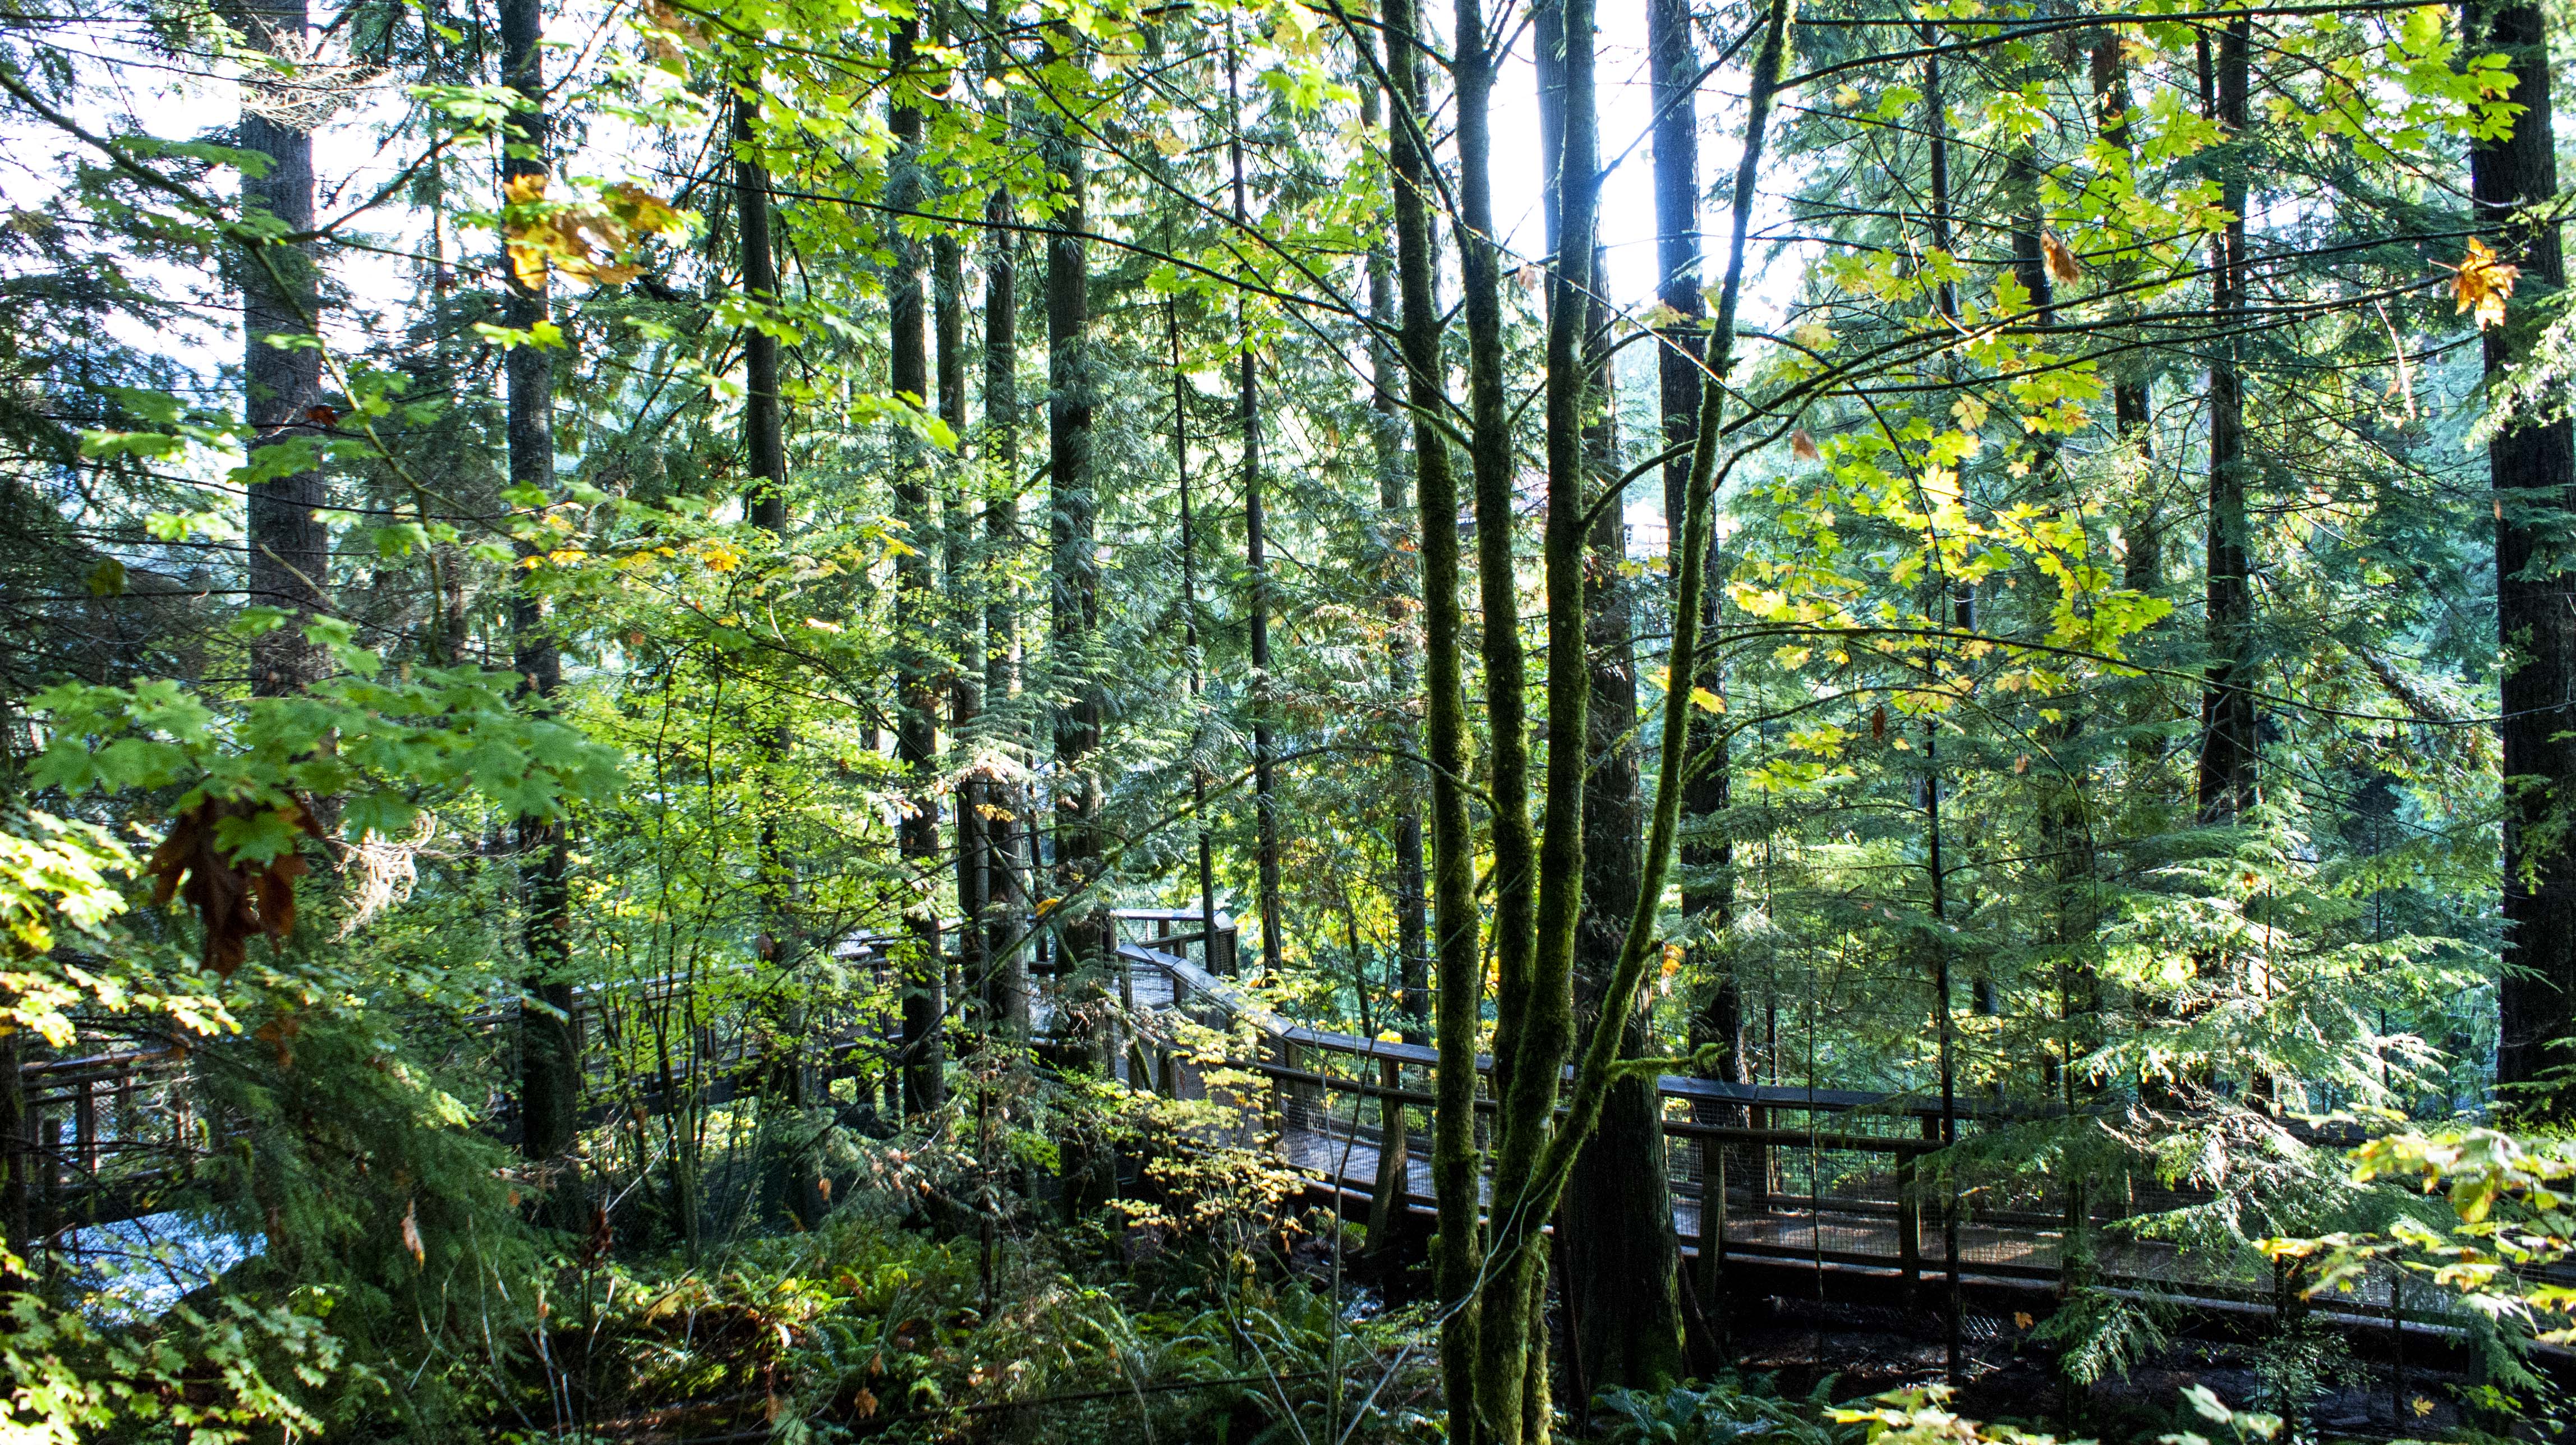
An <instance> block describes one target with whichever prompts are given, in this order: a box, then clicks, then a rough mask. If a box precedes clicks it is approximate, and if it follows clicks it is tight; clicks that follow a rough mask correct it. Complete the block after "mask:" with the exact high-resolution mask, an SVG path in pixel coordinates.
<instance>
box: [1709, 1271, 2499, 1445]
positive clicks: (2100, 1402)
mask: <svg viewBox="0 0 2576 1445" xmlns="http://www.w3.org/2000/svg"><path fill="white" fill-rule="evenodd" d="M1961 1323H1962V1328H1961V1331H1960V1333H1961V1338H1962V1345H1963V1352H1962V1362H1961V1363H1962V1373H1963V1374H1964V1376H1965V1379H1964V1381H1963V1382H1962V1384H1961V1387H1960V1390H1959V1394H1958V1396H1957V1398H1956V1400H1955V1401H1954V1402H1953V1408H1955V1409H1956V1410H1958V1411H1959V1413H1961V1414H1963V1415H1966V1416H1969V1417H1971V1418H1973V1419H1979V1420H1988V1421H1995V1422H2002V1423H2010V1424H2016V1425H2021V1426H2023V1427H2025V1428H2029V1429H2034V1430H2042V1431H2048V1432H2051V1433H2054V1434H2057V1435H2058V1436H2059V1437H2060V1438H2065V1437H2067V1436H2069V1435H2073V1436H2076V1437H2079V1438H2098V1439H2100V1440H2102V1441H2104V1442H2106V1445H2116V1442H2126V1441H2133V1440H2154V1439H2156V1438H2157V1437H2159V1436H2161V1435H2165V1434H2168V1433H2172V1432H2176V1431H2185V1430H2192V1429H2194V1428H2195V1422H2196V1421H2197V1419H2198V1417H2197V1416H2196V1415H2195V1414H2194V1412H2193V1411H2192V1408H2191V1406H2190V1404H2189V1403H2188V1402H2187V1401H2186V1400H2185V1399H2184V1396H2183V1392H2184V1390H2186V1389H2187V1388H2189V1387H2190V1386H2193V1385H2205V1386H2207V1387H2208V1388H2209V1389H2211V1390H2212V1391H2214V1392H2216V1393H2217V1395H2218V1397H2219V1398H2220V1399H2222V1400H2225V1401H2227V1402H2229V1403H2230V1404H2233V1405H2237V1406H2239V1407H2250V1408H2261V1409H2267V1410H2273V1411H2278V1410H2279V1408H2280V1407H2279V1404H2278V1403H2277V1402H2278V1401H2279V1400H2280V1399H2281V1397H2282V1390H2283V1387H2284V1386H2290V1387H2292V1388H2297V1387H2299V1386H2302V1385H2304V1386H2305V1387H2306V1388H2305V1389H2304V1390H2302V1391H2301V1393H2303V1394H2304V1395H2305V1396H2306V1400H2307V1404H2306V1406H2305V1409H2304V1415H2303V1420H2304V1423H2305V1424H2306V1425H2307V1426H2308V1428H2309V1429H2310V1430H2312V1431H2313V1432H2314V1434H2313V1435H2311V1436H2310V1438H2322V1439H2328V1440H2394V1439H2400V1438H2409V1437H2413V1438H2425V1439H2440V1438H2446V1437H2448V1436H2449V1435H2450V1434H2451V1432H2453V1431H2455V1430H2457V1429H2458V1428H2459V1427H2460V1426H2462V1425H2463V1424H2464V1423H2466V1420H2465V1417H2464V1415H2463V1412H2462V1410H2461V1408H2460V1406H2459V1403H2458V1399H2459V1395H2460V1392H2462V1391H2464V1390H2467V1389H2469V1388H2470V1387H2471V1386H2472V1384H2473V1381H2472V1380H2471V1378H2470V1377H2469V1376H2468V1375H2466V1374H2462V1373H2459V1372H2457V1371H2453V1370H2445V1369H2435V1368H2427V1367H2425V1366H2424V1365H2422V1364H2418V1365H2416V1366H2415V1367H2413V1368H2411V1369H2408V1370H2407V1371H2405V1372H2404V1374H2403V1375H2402V1376H2401V1375H2399V1373H2398V1372H2397V1371H2396V1370H2394V1369H2393V1368H2392V1367H2391V1366H2390V1364H2389V1363H2388V1362H2386V1361H2383V1360H2371V1359H2362V1358H2358V1357H2356V1356H2355V1355H2354V1354H2353V1352H2352V1351H2351V1349H2350V1348H2349V1346H2348V1345H2347V1344H2346V1343H2345V1342H2344V1341H2342V1340H2341V1339H2340V1338H2338V1337H2336V1336H2333V1335H2330V1334H2322V1333H2320V1334H2315V1335H2311V1336H2309V1337H2308V1339H2307V1340H2306V1341H2305V1342H2304V1343H2303V1344H2302V1345H2300V1346H2298V1347H2295V1348H2285V1347H2283V1346H2280V1345H2274V1344H2265V1343H2257V1342H2239V1341H2222V1340H2203V1339H2190V1338H2185V1339H2177V1340H2173V1341H2170V1342H2168V1343H2166V1344H2164V1345H2163V1346H2162V1347H2160V1348H2157V1349H2154V1350H2152V1351H2150V1352H2148V1353H2146V1354H2145V1355H2143V1356H2142V1357H2141V1358H2139V1359H2138V1360H2136V1361H2134V1362H2133V1363H2132V1364H2130V1366H2129V1367H2128V1369H2127V1370H2126V1371H2125V1372H2115V1373H2113V1374H2112V1375H2111V1376H2110V1377H2109V1378H2106V1379H2103V1380H2101V1381H2099V1382H2097V1383H2095V1384H2094V1385H2093V1386H2092V1387H2091V1388H2090V1389H2089V1390H2087V1391H2085V1392H2084V1394H2083V1398H2082V1400H2081V1402H2080V1403H2081V1409H2080V1410H2079V1411H2075V1412H2070V1411H2069V1409H2068V1406H2069V1403H2070V1401H2069V1399H2068V1389H2067V1385H2066V1382H2065V1380H2064V1378H2063V1377H2062V1376H2061V1375H2060V1373H2059V1371H2058V1368H2057V1361H2056V1359H2055V1358H2054V1353H2053V1351H2052V1350H2050V1348H2049V1347H2048V1346H2046V1345H2045V1344H2043V1343H2041V1342H2039V1341H2037V1340H2035V1339H2034V1338H2032V1336H2031V1333H2030V1330H2031V1325H2030V1322H2029V1317H2028V1316H2026V1315H2025V1316H2020V1317H2017V1318H2009V1319H2008V1318H1999V1317H1996V1316H1991V1315H1984V1314H1976V1313H1971V1314H1968V1315H1966V1316H1965V1317H1964V1318H1963V1319H1962V1322H1961ZM1735 1331H1736V1333H1735V1338H1734V1340H1733V1342H1732V1343H1733V1353H1734V1355H1735V1357H1736V1360H1737V1367H1738V1368H1739V1369H1741V1370H1742V1371H1744V1372H1745V1373H1747V1374H1750V1375H1756V1376H1765V1375H1767V1376H1771V1377H1773V1379H1774V1380H1775V1381H1776V1384H1777V1387H1778V1389H1779V1391H1780V1393H1781V1394H1783V1395H1786V1396H1790V1397H1793V1398H1794V1397H1799V1396H1804V1395H1807V1394H1809V1393H1810V1392H1812V1391H1814V1390H1815V1389H1816V1387H1817V1386H1818V1384H1820V1383H1821V1382H1823V1381H1824V1380H1825V1379H1826V1378H1827V1377H1829V1376H1830V1377H1832V1380H1833V1383H1832V1385H1831V1387H1830V1389H1829V1391H1828V1393H1829V1394H1830V1395H1831V1396H1832V1397H1833V1398H1834V1399H1837V1400H1850V1399H1855V1398H1860V1397H1865V1396H1869V1395H1873V1394H1877V1393H1879V1392H1881V1391H1885V1390H1895V1389H1902V1388H1906V1387H1909V1386H1916V1385H1924V1384H1930V1383H1934V1382H1937V1381H1939V1380H1941V1379H1942V1378H1943V1377H1944V1375H1945V1374H1946V1373H1947V1359H1946V1353H1947V1350H1946V1345H1945V1331H1944V1329H1943V1322H1942V1321H1941V1319H1940V1317H1939V1315H1938V1314H1937V1313H1935V1312H1933V1311H1929V1310H1901V1309H1893V1308H1887V1307H1881V1306H1871V1305H1858V1304H1850V1303H1820V1302H1817V1301H1812V1300H1788V1299H1779V1298H1772V1299H1769V1300H1766V1301H1763V1302H1761V1303H1760V1304H1759V1305H1756V1306H1753V1307H1751V1308H1748V1309H1747V1310H1745V1311H1743V1312H1742V1313H1740V1314H1739V1315H1738V1317H1737V1319H1736V1321H1735ZM2197 1428H2198V1429H2200V1430H2203V1431H2205V1430H2206V1429H2207V1428H2208V1427H2207V1425H2206V1424H2205V1423H2204V1424H2198V1425H2197Z"/></svg>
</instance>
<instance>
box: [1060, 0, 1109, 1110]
mask: <svg viewBox="0 0 2576 1445" xmlns="http://www.w3.org/2000/svg"><path fill="white" fill-rule="evenodd" d="M1059 43H1062V44H1066V45H1070V44H1072V43H1073V42H1072V41H1071V39H1070V36H1069V35H1067V36H1063V37H1062V38H1061V39H1060V41H1059ZM1047 149H1048V163H1049V166H1050V168H1051V169H1053V170H1054V172H1055V174H1056V177H1057V180H1058V184H1059V185H1060V186H1061V188H1062V196H1063V201H1062V208H1061V209H1060V210H1058V211H1057V213H1056V216H1055V221H1054V225H1053V226H1052V227H1051V228H1050V230H1049V233H1048V236H1047V275H1046V291H1047V296H1046V300H1047V369H1048V376H1049V386H1048V391H1047V485H1048V489H1049V494H1050V495H1049V504H1050V513H1051V515H1050V517H1049V534H1050V541H1051V542H1052V544H1053V561H1052V564H1051V565H1050V567H1049V569H1048V572H1049V575H1048V581H1049V599H1048V608H1049V619H1050V624H1051V629H1052V637H1053V645H1054V650H1055V675H1056V684H1055V685H1056V688H1057V690H1058V692H1059V694H1060V695H1069V696H1070V698H1071V701H1070V702H1068V703H1066V704H1064V705H1063V706H1062V707H1061V708H1060V709H1059V710H1058V711H1057V713H1056V717H1055V762H1056V776H1055V785H1054V791H1055V892H1056V896H1058V897H1059V898H1061V899H1063V900H1064V901H1063V903H1061V904H1060V905H1058V910H1057V915H1056V918H1057V922H1056V937H1057V939H1058V941H1059V944H1060V946H1061V948H1062V950H1063V951H1062V953H1061V954H1060V955H1059V971H1060V972H1062V973H1065V974H1067V975H1069V976H1072V977H1075V978H1078V979H1083V980H1086V981H1087V984H1088V987H1089V989H1091V990H1094V991H1096V990H1097V988H1098V983H1099V977H1100V975H1101V973H1102V972H1103V971H1104V970H1106V969H1107V968H1109V967H1110V965H1111V959H1110V956H1109V915H1108V912H1107V911H1106V910H1105V909H1104V908H1103V907H1102V906H1101V905H1100V902H1099V900H1098V899H1096V898H1094V897H1093V896H1092V892H1093V890H1094V889H1095V887H1096V886H1097V885H1098V883H1099V881H1100V861H1101V838H1100V836H1099V831H1098V827H1099V825H1098V819H1099V816H1100V806H1101V786H1100V779H1099V777H1098V776H1097V774H1095V773H1094V772H1093V771H1092V769H1091V762H1090V758H1091V754H1092V753H1093V752H1094V751H1095V750H1096V749H1098V747H1099V746H1100V733H1101V727H1102V724H1103V721H1104V717H1105V713H1106V699H1105V697H1104V696H1103V691H1102V688H1101V686H1100V683H1099V662H1098V659H1096V658H1094V657H1093V656H1092V646H1093V636H1094V634H1095V633H1096V632H1097V631H1098V629H1099V625H1100V571H1099V561H1098V556H1097V548H1098V542H1097V537H1096V517H1097V513H1096V510H1095V509H1096V501H1097V499H1096V498H1095V496H1094V494H1093V488H1094V485H1095V482H1094V477H1093V471H1092V415H1093V409H1094V403H1093V399H1092V385H1093V377H1092V370H1091V368H1092V362H1091V356H1090V341H1091V337H1090V333H1091V298H1090V291H1089V287H1090V248H1089V245H1088V243H1087V242H1086V241H1085V239H1084V236H1083V231H1084V228H1085V224H1086V222H1085V219H1084V206H1085V202H1086V197H1085V194H1084V185H1085V178H1084V173H1083V157H1082V151H1081V148H1080V146H1079V145H1078V144H1077V143H1076V142H1075V141H1074V139H1073V137H1072V136H1071V135H1070V134H1069V133H1068V128H1067V127H1065V126H1064V125H1063V124H1061V123H1058V124H1056V125H1055V126H1054V127H1052V129H1051V130H1050V133H1049V135H1048V140H1047ZM1095 1052H1096V1053H1097V1055H1098V1057H1097V1058H1096V1059H1095V1060H1094V1063H1095V1066H1096V1067H1098V1068H1101V1069H1103V1070H1106V1069H1107V1068H1108V1067H1109V1064H1110V1050H1109V1048H1108V1046H1107V1045H1106V1044H1105V1043H1102V1044H1098V1045H1096V1047H1095Z"/></svg>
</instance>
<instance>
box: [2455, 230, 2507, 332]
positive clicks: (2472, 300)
mask: <svg viewBox="0 0 2576 1445" xmlns="http://www.w3.org/2000/svg"><path fill="white" fill-rule="evenodd" d="M2450 270H2451V294H2452V295H2453V296H2455V297H2457V298H2459V303H2460V305H2459V309H2460V310H2461V311H2475V312H2476V313H2477V320H2478V329H2479V330H2480V331H2484V330H2486V329H2487V328H2488V327H2490V326H2498V325H2502V324H2503V322H2504V303H2505V298H2506V297H2508V296H2511V295H2512V294H2513V283H2514V282H2515V281H2516V280H2517V279H2519V278H2520V277H2521V275H2522V268H2521V267H2519V266H2512V265H2507V264H2506V263H2505V262H2503V261H2500V260H2498V259H2496V253H2495V252H2494V251H2493V250H2491V249H2490V248H2489V247H2488V246H2487V243H2486V242H2484V241H2481V240H2479V239H2478V238H2477V237H2475V236H2471V237H2470V238H2469V250H2468V254H2467V255H2465V256H2462V257H2461V258H2460V264H2459V265H2458V266H2455V267H2452V268H2450Z"/></svg>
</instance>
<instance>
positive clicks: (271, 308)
mask: <svg viewBox="0 0 2576 1445" xmlns="http://www.w3.org/2000/svg"><path fill="white" fill-rule="evenodd" d="M241 20H242V23H243V28H244V32H245V38H246V39H247V40H248V41H249V42H250V44H251V45H252V46H254V47H256V48H258V49H261V50H265V51H268V52H270V53H271V54H275V55H279V56H283V57H286V58H288V59H289V60H290V61H292V60H300V59H302V58H303V57H304V56H305V54H306V49H307V46H308V44H309V41H308V36H309V34H310V30H311V23H310V20H309V18H308V13H307V6H306V3H305V0H260V3H258V4H256V5H253V6H250V7H248V8H246V9H245V10H244V11H243V12H242V13H241ZM532 23H533V22H532ZM298 100H299V96H298V95H297V93H296V88H295V86H294V85H293V83H292V81H291V80H289V81H286V82H284V83H277V82H269V81H259V80H249V81H245V82H244V83H243V87H242V116H241V143H242V149H244V150H247V151H250V152H252V153H254V154H256V155H259V156H261V157H263V158H265V159H266V160H267V162H268V170H267V173H266V174H264V175H259V176H252V175H249V174H244V175H243V177H242V204H243V208H244V209H245V210H260V211H265V212H267V213H268V214H269V216H271V217H272V218H274V219H275V221H276V222H277V224H278V225H279V226H281V227H283V228H285V229H286V230H288V231H290V232H300V231H310V230H312V229H313V134H312V132H311V131H310V130H309V129H307V121H306V118H305V116H303V115H301V114H299V113H298V108H297V107H298ZM240 265H241V291H242V378H243V389H244V393H245V394H244V397H243V418H242V419H243V420H244V421H246V422H248V423H249V424H250V429H251V442H250V450H251V452H252V454H253V456H254V458H255V457H256V456H257V454H258V453H259V452H261V451H263V450H266V449H267V448H269V447H274V446H278V445H281V444H284V443H288V442H297V443H302V444H304V445H308V446H310V445H313V444H315V443H316V442H318V441H319V439H320V438H321V436H322V435H323V434H324V433H326V432H327V431H328V429H329V425H330V424H329V422H328V421H327V420H325V417H326V415H327V409H325V408H324V407H323V405H322V355H321V353H320V352H319V351H316V350H314V349H313V348H312V347H310V346H306V345H301V344H290V345H280V344H278V343H279V342H300V340H301V339H302V338H305V337H309V336H311V335H313V334H314V330H315V328H316V327H317V325H318V324H319V322H320V317H321V305H322V297H321V289H320V280H321V277H320V272H319V270H318V268H317V266H316V263H315V258H314V252H313V243H311V242H309V241H306V242H297V243H291V244H289V243H270V244H264V245H257V246H249V247H246V248H244V250H243V253H242V256H241V258H240ZM528 349H533V348H528ZM329 500H330V491H329V488H328V487H327V486H326V485H325V484H324V482H323V479H322V473H321V472H320V471H318V470H315V469H312V468H307V469H304V470H301V471H296V472H292V473H289V474H288V475H286V476H282V477H272V478H270V479H269V480H267V481H264V482H254V483H252V484H251V487H250V505H249V531H248V536H247V541H248V543H249V551H250V566H249V573H250V575H249V583H250V601H251V604H252V605H253V606H257V607H273V608H276V609H277V610H278V611H280V612H283V613H285V614H286V621H285V622H284V623H283V624H282V625H281V626H279V627H277V628H276V629H275V630H273V631H270V632H266V633H263V634H261V635H260V636H259V637H257V638H255V639H253V640H252V642H251V690H252V691H253V692H254V693H256V694H258V695H260V696H263V697H282V696H285V695H286V694H289V693H293V692H298V691H301V690H302V689H303V688H304V687H305V685H307V684H308V683H311V682H313V681H315V680H316V679H318V678H319V677H320V676H321V675H322V672H323V670H324V668H325V666H326V665H327V662H328V658H327V655H326V654H325V653H324V652H323V651H322V650H321V649H320V648H319V647H316V646H315V645H314V644H312V643H311V642H308V641H306V640H305V637H304V625H305V623H306V622H308V621H309V620H311V619H312V618H313V617H314V616H315V615H317V614H320V613H325V612H328V611H330V609H331V533H330V529H329V528H327V527H326V526H324V525H323V523H322V520H321V519H320V517H319V516H318V515H316V514H317V513H318V512H319V510H320V509H321V508H322V507H323V506H325V505H326V504H327V503H328V502H329Z"/></svg>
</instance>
